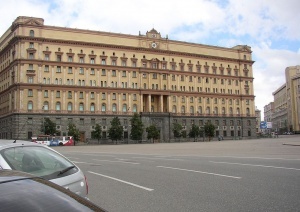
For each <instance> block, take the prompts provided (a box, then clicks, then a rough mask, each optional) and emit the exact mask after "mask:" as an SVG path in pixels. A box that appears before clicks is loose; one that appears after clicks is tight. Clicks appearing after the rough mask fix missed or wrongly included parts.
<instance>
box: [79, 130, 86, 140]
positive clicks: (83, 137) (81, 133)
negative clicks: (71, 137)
mask: <svg viewBox="0 0 300 212" xmlns="http://www.w3.org/2000/svg"><path fill="white" fill-rule="evenodd" d="M79 142H85V132H80V135H79Z"/></svg>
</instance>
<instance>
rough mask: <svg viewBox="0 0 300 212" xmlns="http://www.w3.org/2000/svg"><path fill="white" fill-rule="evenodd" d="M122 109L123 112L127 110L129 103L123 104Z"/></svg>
mask: <svg viewBox="0 0 300 212" xmlns="http://www.w3.org/2000/svg"><path fill="white" fill-rule="evenodd" d="M122 111H123V112H127V105H126V104H123V106H122Z"/></svg>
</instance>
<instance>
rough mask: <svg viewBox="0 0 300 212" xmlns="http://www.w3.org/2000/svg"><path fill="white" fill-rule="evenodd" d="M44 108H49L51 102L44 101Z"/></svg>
mask: <svg viewBox="0 0 300 212" xmlns="http://www.w3.org/2000/svg"><path fill="white" fill-rule="evenodd" d="M43 109H44V110H49V103H48V102H44V106H43Z"/></svg>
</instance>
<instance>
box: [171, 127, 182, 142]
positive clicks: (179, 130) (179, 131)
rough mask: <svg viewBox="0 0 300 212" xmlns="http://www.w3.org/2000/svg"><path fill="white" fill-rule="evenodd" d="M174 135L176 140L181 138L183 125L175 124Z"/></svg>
mask: <svg viewBox="0 0 300 212" xmlns="http://www.w3.org/2000/svg"><path fill="white" fill-rule="evenodd" d="M173 133H174V137H175V138H179V141H180V137H181V136H182V125H181V124H179V123H173Z"/></svg>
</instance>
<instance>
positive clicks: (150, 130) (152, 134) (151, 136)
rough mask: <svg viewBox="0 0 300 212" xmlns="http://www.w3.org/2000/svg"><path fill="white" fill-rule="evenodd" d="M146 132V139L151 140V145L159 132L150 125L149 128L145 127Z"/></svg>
mask: <svg viewBox="0 0 300 212" xmlns="http://www.w3.org/2000/svg"><path fill="white" fill-rule="evenodd" d="M146 132H147V133H148V135H147V138H148V139H152V140H153V143H154V140H155V139H158V138H159V135H160V134H159V130H158V129H157V127H156V126H155V125H150V126H149V127H147V128H146Z"/></svg>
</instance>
